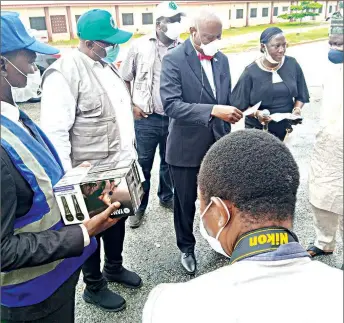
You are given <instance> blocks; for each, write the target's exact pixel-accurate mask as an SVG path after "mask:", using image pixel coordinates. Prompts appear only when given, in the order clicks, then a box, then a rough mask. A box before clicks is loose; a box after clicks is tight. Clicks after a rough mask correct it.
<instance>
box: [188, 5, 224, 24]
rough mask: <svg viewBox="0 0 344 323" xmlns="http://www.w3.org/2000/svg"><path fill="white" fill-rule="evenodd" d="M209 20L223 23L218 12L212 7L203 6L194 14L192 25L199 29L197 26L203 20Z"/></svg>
mask: <svg viewBox="0 0 344 323" xmlns="http://www.w3.org/2000/svg"><path fill="white" fill-rule="evenodd" d="M208 21H219V22H220V23H222V21H221V19H220V17H219V16H218V14H217V12H216V11H215V10H214V9H213V8H212V7H208V6H202V7H201V8H200V9H198V10H197V11H196V12H194V13H193V14H192V17H191V21H190V27H194V28H196V29H197V27H198V26H199V25H200V24H201V23H202V22H208Z"/></svg>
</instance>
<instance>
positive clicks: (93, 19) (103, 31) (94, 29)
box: [77, 9, 133, 44]
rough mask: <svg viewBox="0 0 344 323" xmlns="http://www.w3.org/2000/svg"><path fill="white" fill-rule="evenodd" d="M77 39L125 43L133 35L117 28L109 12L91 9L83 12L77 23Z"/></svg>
mask: <svg viewBox="0 0 344 323" xmlns="http://www.w3.org/2000/svg"><path fill="white" fill-rule="evenodd" d="M77 30H78V37H79V38H80V39H83V40H99V41H104V42H106V43H109V44H123V43H126V42H127V41H128V40H129V39H130V38H131V36H132V35H133V33H131V32H128V31H125V30H121V29H119V28H118V27H117V25H116V23H115V20H114V19H113V17H112V15H111V13H110V12H108V11H106V10H101V9H93V10H89V11H87V12H85V13H84V14H83V15H82V16H81V17H80V18H79V20H78V23H77Z"/></svg>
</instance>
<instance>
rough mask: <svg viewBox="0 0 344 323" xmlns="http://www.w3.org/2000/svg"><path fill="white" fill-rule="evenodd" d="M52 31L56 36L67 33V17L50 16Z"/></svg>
mask: <svg viewBox="0 0 344 323" xmlns="http://www.w3.org/2000/svg"><path fill="white" fill-rule="evenodd" d="M50 20H51V30H52V32H53V33H54V34H62V33H66V32H67V21H66V16H65V15H57V16H50Z"/></svg>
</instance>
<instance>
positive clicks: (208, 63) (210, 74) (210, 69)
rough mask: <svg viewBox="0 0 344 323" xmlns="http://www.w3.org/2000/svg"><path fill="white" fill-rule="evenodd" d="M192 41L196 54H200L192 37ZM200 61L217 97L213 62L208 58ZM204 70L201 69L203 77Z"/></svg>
mask: <svg viewBox="0 0 344 323" xmlns="http://www.w3.org/2000/svg"><path fill="white" fill-rule="evenodd" d="M190 41H191V44H192V46H193V48H194V49H195V52H196V54H197V55H198V51H197V50H196V48H195V46H194V43H193V40H192V37H190ZM200 62H201V65H202V67H203V70H204V73H205V76H206V78H207V79H208V81H209V84H210V87H211V90H212V91H213V94H214V97H215V99H216V86H215V81H214V72H213V66H212V64H211V61H210V60H207V59H202V60H200ZM203 70H202V71H201V73H202V78H203V77H204V75H203ZM202 86H203V87H204V80H202Z"/></svg>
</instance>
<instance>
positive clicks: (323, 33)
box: [222, 28, 328, 54]
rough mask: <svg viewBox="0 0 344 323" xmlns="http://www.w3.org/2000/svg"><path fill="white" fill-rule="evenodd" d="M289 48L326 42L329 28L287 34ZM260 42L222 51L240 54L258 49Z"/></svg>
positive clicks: (252, 42)
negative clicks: (314, 42)
mask: <svg viewBox="0 0 344 323" xmlns="http://www.w3.org/2000/svg"><path fill="white" fill-rule="evenodd" d="M286 38H287V42H288V46H294V45H297V44H301V43H305V42H311V41H317V40H325V39H327V38H328V28H319V29H314V30H311V31H306V32H301V33H289V34H286ZM258 43H259V41H258V40H250V41H248V42H246V43H244V44H232V45H230V46H228V47H225V48H223V49H222V52H223V53H225V54H228V53H239V52H243V51H247V50H252V49H258V48H259V44H258Z"/></svg>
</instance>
